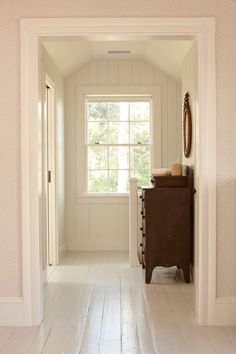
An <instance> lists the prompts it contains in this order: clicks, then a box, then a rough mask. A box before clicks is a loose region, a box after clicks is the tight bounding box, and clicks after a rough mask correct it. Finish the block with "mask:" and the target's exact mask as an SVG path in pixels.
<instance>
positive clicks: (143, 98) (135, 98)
mask: <svg viewBox="0 0 236 354" xmlns="http://www.w3.org/2000/svg"><path fill="white" fill-rule="evenodd" d="M99 101H100V102H149V104H150V119H149V120H148V121H130V120H128V121H124V122H125V123H128V125H129V136H130V124H131V123H132V122H134V123H137V122H138V123H147V122H148V123H149V143H148V144H145V143H143V144H142V143H141V144H134V143H133V144H132V143H126V144H110V143H101V144H99V146H105V147H107V148H108V168H106V169H105V168H104V170H106V171H107V173H108V191H107V192H100V193H99V192H89V190H88V180H89V171H90V170H94V171H99V169H89V168H88V148H89V146H98V145H97V144H95V143H94V144H92V143H89V142H88V123H89V122H88V119H87V103H88V102H99ZM84 105H85V109H84V112H85V145H86V180H85V190H86V194H88V195H95V196H102V195H105V196H112V197H114V196H120V195H121V196H126V195H129V192H110V191H109V171H112V170H114V169H111V168H109V147H110V146H111V147H112V146H114V147H128V148H129V166H128V168H127V169H124V170H127V171H128V173H129V178H128V179H130V178H131V175H130V173H131V170H138V169H131V168H130V147H136V146H137V147H140V146H143V147H149V171H150V170H151V146H152V144H153V141H152V96H151V95H132V94H130V95H109V94H106V95H87V96H86V97H85V99H84ZM119 122H122V121H119ZM108 124H109V122H108ZM108 131H109V129H108ZM115 170H117V169H115ZM118 170H122V169H118ZM140 170H141V169H140ZM142 171H143V170H142Z"/></svg>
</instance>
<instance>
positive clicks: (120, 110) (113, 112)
mask: <svg viewBox="0 0 236 354" xmlns="http://www.w3.org/2000/svg"><path fill="white" fill-rule="evenodd" d="M109 110H110V118H109V119H110V120H111V121H115V120H120V121H128V120H129V103H128V102H110V103H109Z"/></svg>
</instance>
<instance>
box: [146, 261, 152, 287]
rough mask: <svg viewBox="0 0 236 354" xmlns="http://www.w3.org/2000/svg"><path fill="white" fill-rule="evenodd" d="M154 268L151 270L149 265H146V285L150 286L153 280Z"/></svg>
mask: <svg viewBox="0 0 236 354" xmlns="http://www.w3.org/2000/svg"><path fill="white" fill-rule="evenodd" d="M152 270H153V269H152V268H149V267H148V266H147V265H146V272H145V275H146V276H145V281H146V284H150V282H151V279H152Z"/></svg>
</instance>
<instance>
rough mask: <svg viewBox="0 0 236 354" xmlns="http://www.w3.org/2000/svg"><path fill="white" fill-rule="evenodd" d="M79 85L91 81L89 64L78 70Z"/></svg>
mask: <svg viewBox="0 0 236 354" xmlns="http://www.w3.org/2000/svg"><path fill="white" fill-rule="evenodd" d="M76 81H77V85H88V82H89V65H85V66H83V67H82V68H81V69H80V70H78V71H77V80H76Z"/></svg>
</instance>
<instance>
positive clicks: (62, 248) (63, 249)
mask: <svg viewBox="0 0 236 354" xmlns="http://www.w3.org/2000/svg"><path fill="white" fill-rule="evenodd" d="M66 250H67V247H66V243H65V242H64V243H63V244H62V245H61V246H60V247H59V262H60V261H61V260H62V258H63V257H64V256H65V253H66Z"/></svg>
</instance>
